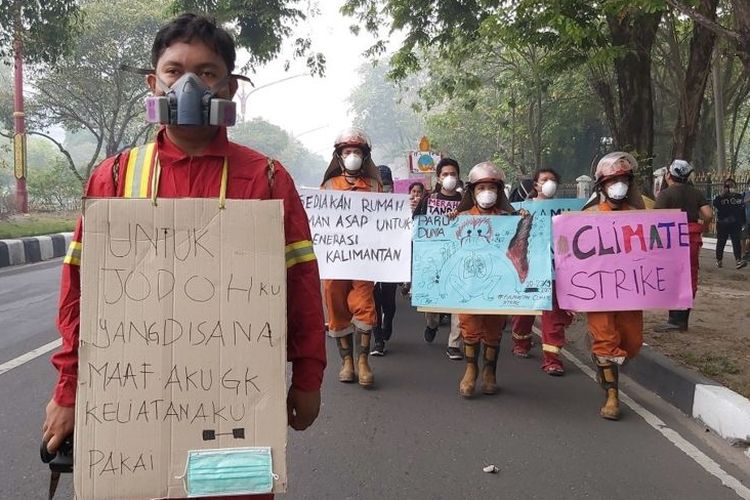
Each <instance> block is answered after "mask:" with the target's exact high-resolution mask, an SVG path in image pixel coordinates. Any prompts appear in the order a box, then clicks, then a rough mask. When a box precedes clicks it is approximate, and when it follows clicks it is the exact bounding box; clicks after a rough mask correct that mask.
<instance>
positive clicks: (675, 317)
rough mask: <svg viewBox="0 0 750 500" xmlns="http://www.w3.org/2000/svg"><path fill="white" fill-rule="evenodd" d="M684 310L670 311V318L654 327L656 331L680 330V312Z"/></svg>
mask: <svg viewBox="0 0 750 500" xmlns="http://www.w3.org/2000/svg"><path fill="white" fill-rule="evenodd" d="M681 312H682V311H669V319H667V322H666V323H663V324H661V325H659V326H657V327H655V328H654V331H655V332H660V333H664V332H675V331H678V330H680V320H679V318H680V313H681Z"/></svg>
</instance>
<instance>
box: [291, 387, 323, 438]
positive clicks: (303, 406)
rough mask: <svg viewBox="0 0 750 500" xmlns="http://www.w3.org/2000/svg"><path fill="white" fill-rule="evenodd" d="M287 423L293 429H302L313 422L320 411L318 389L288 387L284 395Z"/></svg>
mask: <svg viewBox="0 0 750 500" xmlns="http://www.w3.org/2000/svg"><path fill="white" fill-rule="evenodd" d="M286 412H287V419H288V421H289V425H290V426H291V428H292V429H294V430H295V431H304V430H305V429H307V428H308V427H310V426H311V425H312V423H313V422H315V419H316V418H318V413H319V412H320V391H309V392H308V391H301V390H299V389H295V388H294V387H290V388H289V394H288V395H287V397H286Z"/></svg>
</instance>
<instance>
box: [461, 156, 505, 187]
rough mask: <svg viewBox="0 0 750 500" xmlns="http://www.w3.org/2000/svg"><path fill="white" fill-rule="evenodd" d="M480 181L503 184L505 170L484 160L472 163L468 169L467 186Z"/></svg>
mask: <svg viewBox="0 0 750 500" xmlns="http://www.w3.org/2000/svg"><path fill="white" fill-rule="evenodd" d="M480 182H494V183H495V184H502V185H505V172H503V171H502V170H501V169H499V168H498V167H497V166H496V165H495V164H494V163H492V162H489V161H484V162H482V163H479V164H477V165H474V166H473V167H472V168H471V170H470V171H469V186H475V185H477V184H479V183H480Z"/></svg>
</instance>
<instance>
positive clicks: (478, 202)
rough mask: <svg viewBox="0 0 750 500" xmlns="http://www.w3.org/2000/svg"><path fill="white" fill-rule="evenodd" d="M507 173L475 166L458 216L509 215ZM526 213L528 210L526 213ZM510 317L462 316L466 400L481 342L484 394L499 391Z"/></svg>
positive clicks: (462, 392) (474, 378) (476, 372)
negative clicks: (503, 339)
mask: <svg viewBox="0 0 750 500" xmlns="http://www.w3.org/2000/svg"><path fill="white" fill-rule="evenodd" d="M504 187H505V173H504V172H503V171H502V170H500V169H499V168H497V167H496V166H495V165H493V164H492V163H490V162H484V163H480V164H478V165H475V166H474V167H473V168H472V169H471V170H470V171H469V182H468V185H467V186H466V191H465V193H464V197H463V200H461V204H460V205H459V206H458V209H457V211H456V212H457V214H458V215H472V216H478V215H509V214H513V213H515V212H514V209H513V207H512V206H511V205H510V202H509V201H508V198H507V197H506V196H505V189H504ZM523 213H524V214H527V212H526V211H523ZM506 319H507V317H506V316H504V315H499V314H459V315H458V323H459V329H460V331H461V337H462V338H463V342H464V358H465V359H466V370H465V372H464V375H463V378H462V379H461V382H460V383H459V387H458V392H459V394H460V395H461V396H463V397H465V398H470V397H472V396H473V395H474V391H475V388H476V381H477V378H478V376H479V368H478V366H477V357H478V356H479V353H480V343H481V344H482V345H484V358H483V360H484V366H483V367H482V393H484V394H488V395H491V394H495V393H496V392H497V379H496V372H497V355H498V347H499V346H500V338H501V336H502V330H503V326H504V325H505V321H506Z"/></svg>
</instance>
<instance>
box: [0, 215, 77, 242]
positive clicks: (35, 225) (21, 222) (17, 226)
mask: <svg viewBox="0 0 750 500" xmlns="http://www.w3.org/2000/svg"><path fill="white" fill-rule="evenodd" d="M75 227H76V217H75V216H73V215H70V216H52V215H30V216H28V217H14V218H13V219H11V220H2V221H0V240H6V239H13V238H24V237H27V236H40V235H44V234H52V233H62V232H67V231H72V230H73V229H75Z"/></svg>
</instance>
